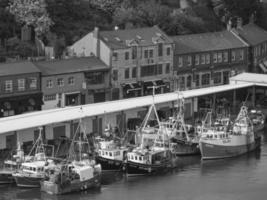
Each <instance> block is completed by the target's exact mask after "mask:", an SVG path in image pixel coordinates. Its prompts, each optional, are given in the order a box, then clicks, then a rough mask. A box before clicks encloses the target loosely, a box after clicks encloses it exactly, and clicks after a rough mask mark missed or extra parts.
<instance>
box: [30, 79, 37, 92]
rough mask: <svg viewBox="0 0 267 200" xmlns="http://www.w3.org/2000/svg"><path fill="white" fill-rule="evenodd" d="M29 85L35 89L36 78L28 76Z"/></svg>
mask: <svg viewBox="0 0 267 200" xmlns="http://www.w3.org/2000/svg"><path fill="white" fill-rule="evenodd" d="M29 86H30V89H36V88H37V78H29Z"/></svg>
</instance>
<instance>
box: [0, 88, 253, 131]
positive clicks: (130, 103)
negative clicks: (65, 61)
mask: <svg viewBox="0 0 267 200" xmlns="http://www.w3.org/2000/svg"><path fill="white" fill-rule="evenodd" d="M254 85H255V84H254V83H240V84H233V85H230V84H228V85H221V86H214V87H207V88H201V89H195V90H187V91H183V92H179V94H180V95H181V96H183V97H184V98H185V99H186V98H192V97H198V96H203V95H208V94H213V93H219V92H224V91H228V90H234V89H239V88H245V87H250V86H254ZM181 93H182V94H181ZM177 98H178V93H176V92H171V93H165V94H157V95H155V96H154V103H155V104H160V103H167V102H172V101H176V100H177ZM152 102H153V97H152V96H144V97H137V98H130V99H123V100H117V101H108V102H101V103H94V104H87V105H80V106H72V107H65V108H57V109H50V110H43V111H36V112H32V113H27V114H21V115H16V116H11V117H5V118H1V119H0V127H1V128H0V133H6V132H11V131H17V130H23V129H28V128H33V127H40V126H44V125H48V124H53V123H60V122H66V121H71V120H75V119H80V118H84V117H92V116H99V115H105V114H108V113H114V112H120V111H124V110H129V109H134V108H138V107H144V106H149V105H151V104H152Z"/></svg>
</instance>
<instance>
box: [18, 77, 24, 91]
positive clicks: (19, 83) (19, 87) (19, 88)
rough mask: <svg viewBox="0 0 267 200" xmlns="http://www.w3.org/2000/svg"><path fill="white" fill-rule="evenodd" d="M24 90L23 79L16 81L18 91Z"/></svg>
mask: <svg viewBox="0 0 267 200" xmlns="http://www.w3.org/2000/svg"><path fill="white" fill-rule="evenodd" d="M24 90H25V79H18V91H24Z"/></svg>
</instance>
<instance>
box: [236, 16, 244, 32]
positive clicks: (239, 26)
mask: <svg viewBox="0 0 267 200" xmlns="http://www.w3.org/2000/svg"><path fill="white" fill-rule="evenodd" d="M242 25H243V20H242V18H241V17H238V18H237V20H236V28H237V29H241V28H242Z"/></svg>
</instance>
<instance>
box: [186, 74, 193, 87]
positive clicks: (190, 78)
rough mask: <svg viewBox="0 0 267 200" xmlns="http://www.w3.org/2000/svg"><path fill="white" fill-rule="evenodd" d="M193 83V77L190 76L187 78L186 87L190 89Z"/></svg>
mask: <svg viewBox="0 0 267 200" xmlns="http://www.w3.org/2000/svg"><path fill="white" fill-rule="evenodd" d="M191 82H192V76H191V75H189V76H187V81H186V87H188V88H190V87H191Z"/></svg>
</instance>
